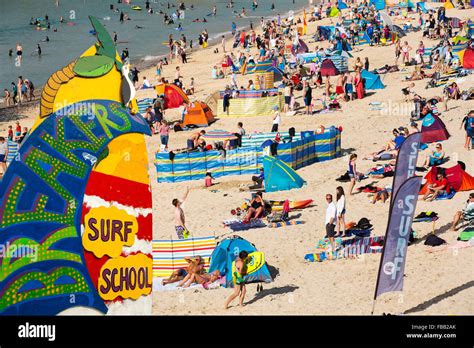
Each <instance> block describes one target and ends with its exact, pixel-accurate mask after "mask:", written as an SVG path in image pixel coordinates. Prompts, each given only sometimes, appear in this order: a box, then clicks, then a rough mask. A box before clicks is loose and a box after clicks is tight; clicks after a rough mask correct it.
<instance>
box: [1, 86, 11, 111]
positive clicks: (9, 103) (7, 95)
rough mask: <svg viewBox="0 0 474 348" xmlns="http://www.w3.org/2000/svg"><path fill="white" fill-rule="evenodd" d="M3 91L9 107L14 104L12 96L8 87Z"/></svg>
mask: <svg viewBox="0 0 474 348" xmlns="http://www.w3.org/2000/svg"><path fill="white" fill-rule="evenodd" d="M3 92H4V93H5V97H4V98H3V100H4V101H5V106H6V107H9V106H11V105H12V96H11V94H10V91H9V90H8V88H5V89H4V90H3Z"/></svg>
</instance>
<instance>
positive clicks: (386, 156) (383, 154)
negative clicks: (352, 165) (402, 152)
mask: <svg viewBox="0 0 474 348" xmlns="http://www.w3.org/2000/svg"><path fill="white" fill-rule="evenodd" d="M397 154H398V150H391V151H379V152H373V153H370V154H368V155H367V156H365V157H364V158H363V159H365V160H371V161H374V162H375V161H388V160H393V159H396V158H397ZM393 163H394V161H393ZM390 164H392V162H390Z"/></svg>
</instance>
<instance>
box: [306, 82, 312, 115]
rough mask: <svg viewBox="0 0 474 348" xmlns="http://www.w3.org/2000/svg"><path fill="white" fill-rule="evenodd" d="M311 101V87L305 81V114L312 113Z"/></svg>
mask: <svg viewBox="0 0 474 348" xmlns="http://www.w3.org/2000/svg"><path fill="white" fill-rule="evenodd" d="M312 101H313V89H312V88H311V86H310V85H309V83H308V82H305V87H304V105H305V107H306V111H305V113H306V115H312V114H313V107H312V105H311V104H312Z"/></svg>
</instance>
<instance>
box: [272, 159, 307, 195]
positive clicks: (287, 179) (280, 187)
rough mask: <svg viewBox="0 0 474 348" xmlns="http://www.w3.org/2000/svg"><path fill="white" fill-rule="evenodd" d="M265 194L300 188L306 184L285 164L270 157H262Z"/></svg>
mask: <svg viewBox="0 0 474 348" xmlns="http://www.w3.org/2000/svg"><path fill="white" fill-rule="evenodd" d="M263 172H264V173H265V179H264V180H265V192H274V191H285V190H292V189H295V188H301V187H302V186H303V185H304V184H305V183H306V182H305V181H304V180H303V178H302V177H301V176H299V175H298V174H297V173H296V172H295V171H294V170H293V168H291V167H290V166H288V165H287V164H286V163H285V162H283V161H281V160H279V159H277V158H275V157H271V156H265V157H263Z"/></svg>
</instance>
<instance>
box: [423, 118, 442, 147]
mask: <svg viewBox="0 0 474 348" xmlns="http://www.w3.org/2000/svg"><path fill="white" fill-rule="evenodd" d="M448 138H449V133H448V131H447V130H446V126H445V124H444V123H443V121H441V119H440V118H439V117H438V116H436V115H433V114H428V115H426V116H425V117H423V123H422V126H421V141H422V142H424V143H434V142H437V141H444V140H448Z"/></svg>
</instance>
